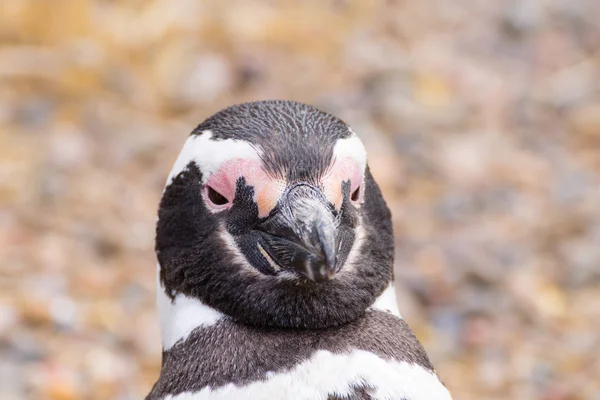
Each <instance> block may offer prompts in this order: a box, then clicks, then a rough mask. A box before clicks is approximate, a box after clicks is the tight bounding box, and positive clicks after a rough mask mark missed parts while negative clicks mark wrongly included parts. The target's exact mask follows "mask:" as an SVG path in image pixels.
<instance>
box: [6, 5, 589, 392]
mask: <svg viewBox="0 0 600 400" xmlns="http://www.w3.org/2000/svg"><path fill="white" fill-rule="evenodd" d="M275 3H276V2H274V1H259V0H253V1H248V0H246V1H242V0H234V1H227V2H223V1H217V0H214V1H193V0H152V1H133V0H132V1H108V0H103V1H101V0H97V1H91V0H55V1H39V0H38V1H36V0H11V1H10V2H8V1H6V2H4V3H3V4H2V12H1V13H0V260H2V261H1V264H0V265H1V270H0V399H2V400H14V399H19V400H20V399H57V400H71V399H119V400H126V399H139V398H141V397H142V396H143V395H144V394H146V393H147V392H148V390H149V389H150V387H151V384H152V383H153V381H154V380H155V378H156V377H157V374H158V371H159V367H160V354H161V348H160V337H159V333H158V322H157V318H156V311H155V305H154V293H155V289H154V284H155V257H154V253H153V236H154V223H155V219H156V209H157V204H158V201H159V198H160V195H161V191H162V187H163V184H164V181H165V179H166V176H167V174H168V172H169V170H170V168H171V165H172V163H173V162H174V160H175V157H176V155H177V153H178V152H179V149H180V148H181V146H182V144H183V142H184V140H185V138H186V135H187V134H188V133H189V132H190V131H191V129H192V128H193V127H194V126H195V125H196V124H197V123H199V122H200V121H201V120H203V119H204V118H205V117H207V116H208V115H210V114H212V113H213V112H215V111H217V110H218V109H220V108H222V107H224V106H226V105H229V104H232V103H239V102H242V101H247V100H254V99H264V98H288V99H295V100H299V101H304V102H307V103H311V104H314V105H316V106H318V107H320V108H323V109H325V110H327V111H330V112H333V113H335V114H337V115H339V116H341V117H342V118H343V119H345V120H346V121H347V122H348V123H350V124H351V125H352V126H353V128H354V130H355V131H356V132H357V133H358V134H359V135H360V136H361V137H362V138H363V140H364V142H365V144H366V146H367V148H368V150H369V152H370V165H371V169H372V171H373V173H374V175H375V177H376V178H377V179H378V181H379V182H380V185H381V186H382V188H383V190H384V193H385V195H386V198H387V199H388V203H389V205H390V206H391V208H392V211H393V214H394V222H395V231H396V235H397V239H396V246H397V260H396V266H395V269H396V277H397V291H398V296H399V302H400V309H401V311H402V313H403V315H404V317H405V318H406V320H407V321H408V322H409V323H410V325H411V326H412V327H413V328H414V329H415V332H416V334H417V336H418V337H419V338H420V339H421V340H422V341H423V343H424V345H425V347H426V348H427V350H428V351H429V353H430V355H431V358H432V360H433V361H434V364H435V365H436V367H437V370H438V372H439V374H440V375H441V377H442V379H443V380H444V382H445V383H446V384H447V386H448V387H449V388H450V389H451V391H452V392H453V393H454V396H455V398H456V399H466V400H469V399H509V398H510V399H544V400H567V399H569V400H571V399H600V356H599V354H600V350H599V349H600V334H599V333H598V332H599V329H598V326H600V245H599V243H600V22H599V21H600V18H599V15H600V3H599V2H598V0H539V1H534V0H524V1H516V0H514V1H513V0H510V1H497V2H491V1H483V0H465V1H447V0H420V1H417V0H397V1H387V2H381V1H373V2H367V1H341V0H337V1H333V0H331V1H317V0H313V1H304V2H301V4H298V3H297V2H291V1H281V2H277V6H275V5H274V4H275Z"/></svg>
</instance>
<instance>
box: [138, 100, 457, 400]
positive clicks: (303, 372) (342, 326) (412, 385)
mask: <svg viewBox="0 0 600 400" xmlns="http://www.w3.org/2000/svg"><path fill="white" fill-rule="evenodd" d="M155 251H156V255H157V258H158V268H157V271H158V273H157V293H158V295H157V297H158V312H159V319H160V325H161V334H162V346H163V356H162V366H161V371H160V376H159V378H158V381H157V382H156V383H155V384H154V386H153V388H152V390H151V392H150V393H149V394H148V396H147V397H146V399H149V400H158V399H169V400H201V399H214V400H226V399H227V400H228V399H232V400H235V399H247V400H257V399H265V400H266V399H269V400H271V399H292V400H358V399H374V400H375V399H393V400H396V399H398V400H425V399H427V400H446V399H451V396H450V394H449V392H448V390H447V389H446V387H445V386H444V385H443V384H442V382H441V381H440V379H439V378H438V376H437V374H436V372H435V370H434V368H433V366H432V364H431V362H430V361H429V358H428V356H427V354H426V352H425V350H424V348H423V346H422V345H421V344H420V343H419V341H418V340H417V338H416V337H415V335H414V334H413V332H412V331H411V329H410V328H409V327H408V325H407V324H406V322H405V321H404V320H403V319H402V317H401V316H400V313H399V311H398V307H397V304H396V297H395V292H394V287H393V282H392V281H393V274H392V266H393V262H394V237H393V232H392V222H391V214H390V211H389V209H388V207H387V206H386V203H385V201H384V199H383V197H382V194H381V192H380V189H379V187H378V186H377V183H376V182H375V180H374V179H373V176H372V175H371V172H370V171H369V167H368V164H367V154H366V151H365V148H364V146H363V144H362V142H361V140H360V139H359V137H358V136H357V135H356V134H355V133H354V132H353V131H352V129H351V128H350V127H349V126H348V125H347V124H346V123H345V122H343V121H342V120H341V119H339V118H337V117H335V116H333V115H330V114H328V113H326V112H324V111H321V110H319V109H317V108H314V107H312V106H309V105H306V104H302V103H298V102H293V101H283V100H270V101H257V102H250V103H244V104H239V105H234V106H231V107H229V108H226V109H224V110H222V111H220V112H218V113H216V114H214V115H213V116H211V117H209V118H208V119H206V120H205V121H204V122H202V123H201V124H200V125H198V126H197V127H196V129H194V130H193V131H192V133H191V135H190V136H189V137H188V139H187V141H186V142H185V144H184V146H183V149H182V150H181V153H180V154H179V156H178V157H177V159H176V161H175V164H174V166H173V169H172V170H171V173H170V174H169V176H168V179H167V184H166V187H165V189H164V192H163V195H162V199H161V201H160V205H159V210H158V222H157V226H156V246H155Z"/></svg>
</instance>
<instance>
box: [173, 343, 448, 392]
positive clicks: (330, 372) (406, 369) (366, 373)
mask: <svg viewBox="0 0 600 400" xmlns="http://www.w3.org/2000/svg"><path fill="white" fill-rule="evenodd" d="M361 384H363V385H368V386H369V387H371V388H372V389H369V390H368V391H367V392H368V393H369V394H370V395H371V396H372V398H373V399H406V400H446V399H451V397H450V394H449V393H448V390H447V389H446V388H445V387H444V386H443V385H442V384H441V383H440V381H439V380H438V378H437V377H436V376H435V375H434V374H433V373H431V372H429V371H427V370H425V369H423V368H421V367H420V366H418V365H415V364H409V363H406V362H393V361H385V360H383V359H381V358H379V357H378V356H376V355H374V354H372V353H369V352H366V351H362V350H355V351H353V352H351V353H349V354H333V353H331V352H329V351H323V350H321V351H318V352H316V353H315V354H314V355H313V356H312V357H311V358H310V359H308V360H306V361H305V362H303V363H301V364H298V365H297V366H296V367H294V368H293V369H291V370H289V371H287V372H281V373H273V374H271V375H270V376H269V378H268V379H266V380H265V381H258V382H253V383H251V384H248V385H244V386H236V385H233V384H229V385H226V386H223V387H219V388H216V389H214V390H211V389H210V388H204V389H202V390H200V391H199V392H195V393H191V392H185V393H181V394H179V395H176V396H167V397H166V399H169V400H204V399H206V400H234V399H247V400H263V399H264V400H267V399H268V400H271V399H290V400H324V399H327V397H328V395H332V394H336V395H338V396H340V397H343V396H347V395H349V394H351V393H352V392H353V386H357V385H361Z"/></svg>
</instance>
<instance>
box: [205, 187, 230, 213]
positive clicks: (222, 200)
mask: <svg viewBox="0 0 600 400" xmlns="http://www.w3.org/2000/svg"><path fill="white" fill-rule="evenodd" d="M205 190H206V198H207V199H208V200H209V202H210V203H211V205H212V206H216V207H218V208H223V206H225V205H227V204H228V203H229V200H227V198H226V197H225V196H223V195H222V194H221V193H219V192H217V191H216V190H215V189H214V188H213V187H212V186H208V185H206V189H205Z"/></svg>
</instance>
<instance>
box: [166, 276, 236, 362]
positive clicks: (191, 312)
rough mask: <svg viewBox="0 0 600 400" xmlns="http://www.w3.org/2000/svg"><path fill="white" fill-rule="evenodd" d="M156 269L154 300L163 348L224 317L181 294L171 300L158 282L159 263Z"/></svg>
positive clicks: (167, 347) (169, 346) (196, 300)
mask: <svg viewBox="0 0 600 400" xmlns="http://www.w3.org/2000/svg"><path fill="white" fill-rule="evenodd" d="M156 269H157V271H158V274H157V284H156V300H157V306H158V318H159V321H160V331H161V335H162V344H163V349H164V350H168V349H170V348H171V347H173V345H174V344H175V343H177V342H178V341H180V340H185V339H186V338H187V337H188V336H189V334H190V333H192V331H193V330H194V329H196V328H199V327H207V326H211V325H213V324H215V323H216V322H217V321H219V320H220V319H221V318H223V317H224V315H223V314H221V313H220V312H218V311H217V310H215V309H214V308H211V307H209V306H207V305H205V304H203V303H202V302H201V301H200V300H198V299H194V298H191V297H187V296H185V295H183V294H178V295H177V296H175V299H174V300H173V301H171V299H170V298H169V297H168V296H167V294H166V293H165V290H164V288H163V286H162V285H161V283H160V278H159V276H160V265H157V268H156Z"/></svg>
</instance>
